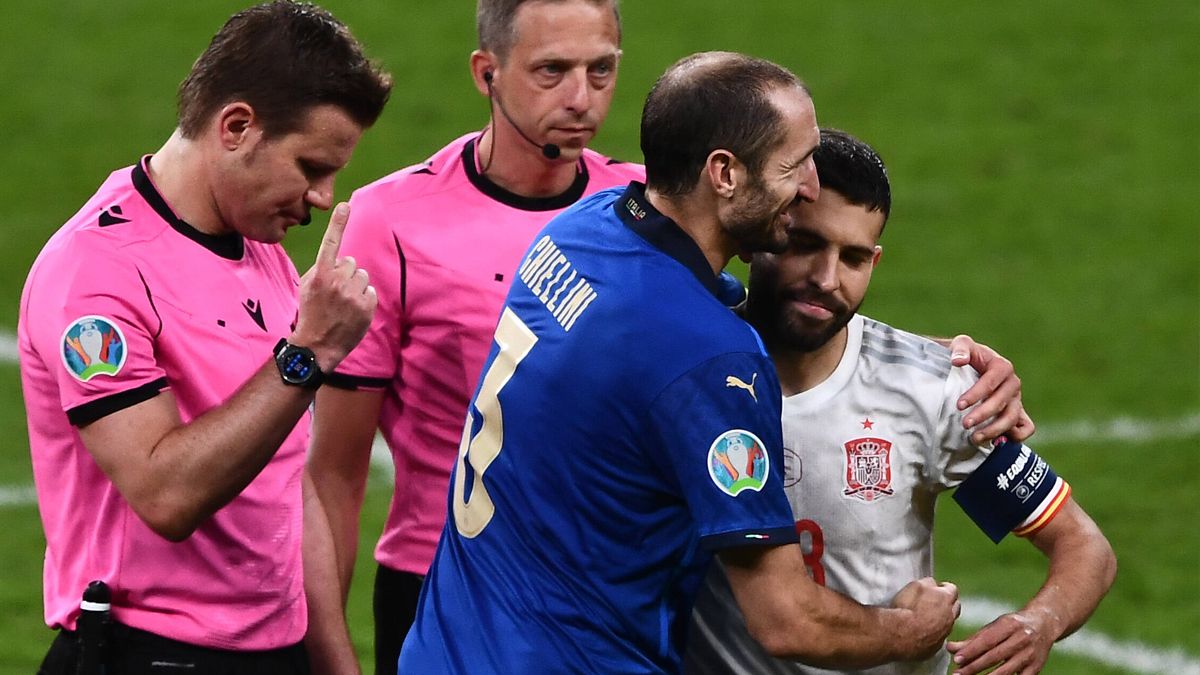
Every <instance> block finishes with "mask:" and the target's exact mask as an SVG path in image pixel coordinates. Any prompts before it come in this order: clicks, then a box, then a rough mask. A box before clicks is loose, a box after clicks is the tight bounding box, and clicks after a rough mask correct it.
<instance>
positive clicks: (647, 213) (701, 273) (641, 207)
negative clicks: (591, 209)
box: [613, 181, 721, 297]
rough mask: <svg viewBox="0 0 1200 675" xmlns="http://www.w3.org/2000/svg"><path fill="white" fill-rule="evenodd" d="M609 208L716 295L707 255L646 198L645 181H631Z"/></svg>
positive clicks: (630, 227) (717, 284)
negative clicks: (611, 207)
mask: <svg viewBox="0 0 1200 675" xmlns="http://www.w3.org/2000/svg"><path fill="white" fill-rule="evenodd" d="M613 210H615V211H616V212H617V217H619V218H620V219H621V221H622V222H624V223H625V226H626V227H628V228H629V229H631V230H633V231H634V232H636V233H637V234H638V236H640V237H641V238H642V239H645V240H646V241H648V242H650V243H651V244H653V245H654V247H655V248H657V249H659V250H661V251H662V252H663V253H666V254H667V255H669V256H671V257H672V258H674V259H675V260H677V261H679V264H681V265H683V266H684V267H686V268H688V270H690V271H691V273H692V274H694V275H695V276H696V278H697V279H699V280H700V283H701V284H704V287H705V288H707V289H708V290H709V292H710V293H712V294H713V295H715V296H717V297H720V289H721V287H720V284H719V283H718V282H717V276H716V275H714V274H713V272H712V267H710V266H709V264H708V258H705V257H704V252H702V251H701V250H700V247H699V246H697V245H696V241H695V240H694V239H692V238H691V236H689V235H688V233H687V232H684V231H683V230H682V229H681V228H680V227H679V225H678V224H677V223H676V222H675V221H673V220H671V219H670V218H668V217H666V216H664V215H663V214H662V213H661V212H660V211H659V210H658V209H656V208H654V205H653V204H651V203H650V200H648V199H646V184H645V183H639V182H637V181H633V182H631V183H630V184H629V187H627V188H625V193H624V194H622V195H621V198H620V199H618V200H617V201H616V203H614V204H613Z"/></svg>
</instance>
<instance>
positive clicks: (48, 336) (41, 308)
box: [27, 247, 167, 426]
mask: <svg viewBox="0 0 1200 675" xmlns="http://www.w3.org/2000/svg"><path fill="white" fill-rule="evenodd" d="M75 248H79V247H68V248H66V249H61V250H60V251H59V252H58V254H57V255H56V256H55V257H54V258H52V259H50V260H46V261H43V266H42V268H41V269H40V270H39V274H38V277H37V284H38V286H37V287H36V288H34V289H33V290H32V292H31V294H30V305H29V307H28V312H29V314H30V316H29V317H27V319H28V320H29V321H30V322H31V324H32V325H33V326H35V327H34V328H32V329H31V331H30V336H31V340H32V343H33V347H34V349H35V350H36V351H37V353H38V354H39V355H40V356H41V358H42V360H43V363H44V365H45V367H46V369H47V371H48V372H50V373H52V376H53V377H54V379H55V381H56V383H57V385H58V387H57V388H58V392H59V397H60V401H59V403H60V404H61V406H62V409H63V410H64V411H65V412H66V413H67V416H68V418H69V419H70V420H71V422H72V424H75V425H76V426H80V425H83V424H87V423H90V422H93V421H95V420H97V419H100V418H101V417H104V416H105V415H108V414H111V413H113V412H116V411H117V410H121V409H123V408H126V407H129V406H132V405H135V404H137V403H140V402H142V401H144V400H147V399H149V398H152V397H153V396H155V395H157V394H158V392H159V391H160V390H162V389H164V388H165V387H166V385H167V380H166V373H165V372H164V371H163V369H162V368H161V367H160V365H159V364H158V362H157V361H156V358H155V339H156V338H157V336H158V333H159V331H160V330H161V323H160V321H159V318H158V314H157V313H156V312H155V309H154V306H153V304H152V302H151V300H150V296H149V293H148V291H147V289H146V285H145V283H144V282H143V280H142V276H141V273H140V272H139V270H138V268H137V265H136V263H135V262H134V261H132V260H130V259H128V258H127V257H126V256H123V255H120V253H119V251H111V250H109V251H96V250H89V251H88V252H87V255H80V254H79V252H78V251H76V250H74V249H75Z"/></svg>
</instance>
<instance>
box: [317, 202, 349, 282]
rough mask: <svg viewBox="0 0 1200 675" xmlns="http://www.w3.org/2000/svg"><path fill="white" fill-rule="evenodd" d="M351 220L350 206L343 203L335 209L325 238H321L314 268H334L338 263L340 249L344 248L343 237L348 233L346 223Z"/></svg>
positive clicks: (326, 229)
mask: <svg viewBox="0 0 1200 675" xmlns="http://www.w3.org/2000/svg"><path fill="white" fill-rule="evenodd" d="M349 219H350V205H349V204H347V203H346V202H341V203H340V204H338V205H337V206H335V207H333V215H332V216H330V217H329V225H328V227H326V228H325V236H323V237H321V247H320V248H319V249H317V260H316V262H315V263H314V266H316V267H333V266H334V264H335V263H337V257H338V249H340V248H341V247H342V235H343V234H344V233H345V232H346V221H347V220H349Z"/></svg>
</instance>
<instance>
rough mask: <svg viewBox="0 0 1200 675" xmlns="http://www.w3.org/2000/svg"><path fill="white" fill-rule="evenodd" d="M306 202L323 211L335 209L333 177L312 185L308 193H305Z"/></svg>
mask: <svg viewBox="0 0 1200 675" xmlns="http://www.w3.org/2000/svg"><path fill="white" fill-rule="evenodd" d="M304 201H305V202H307V203H309V204H311V205H312V206H314V207H316V208H318V209H321V210H322V211H328V210H329V209H331V208H333V177H332V176H330V177H328V178H322V179H321V180H318V181H314V182H312V183H310V184H309V186H308V191H307V192H305V193H304Z"/></svg>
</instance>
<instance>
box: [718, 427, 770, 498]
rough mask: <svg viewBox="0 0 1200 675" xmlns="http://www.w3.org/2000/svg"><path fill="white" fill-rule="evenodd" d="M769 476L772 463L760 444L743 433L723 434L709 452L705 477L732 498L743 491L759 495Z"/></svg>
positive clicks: (738, 430)
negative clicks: (709, 478)
mask: <svg viewBox="0 0 1200 675" xmlns="http://www.w3.org/2000/svg"><path fill="white" fill-rule="evenodd" d="M770 474H771V460H770V458H769V457H767V451H766V448H765V447H764V446H763V442H762V441H761V440H759V438H758V436H755V435H754V434H752V433H750V432H749V431H746V430H745V429H730V430H729V431H726V432H725V433H723V434H721V435H720V436H717V438H716V440H714V441H713V442H712V445H711V446H709V448H708V475H709V477H711V478H712V481H713V483H715V484H716V486H717V487H718V488H720V489H721V491H722V492H724V493H725V494H727V495H729V496H731V497H736V496H738V495H739V494H741V493H742V492H743V491H745V490H753V491H754V492H758V491H759V490H761V489H762V487H763V485H765V484H766V483H767V476H769V475H770Z"/></svg>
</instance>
